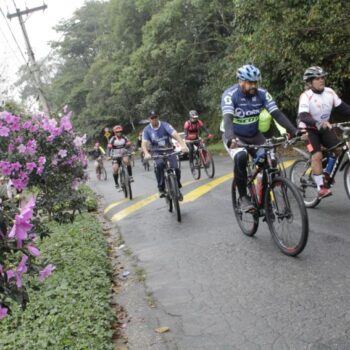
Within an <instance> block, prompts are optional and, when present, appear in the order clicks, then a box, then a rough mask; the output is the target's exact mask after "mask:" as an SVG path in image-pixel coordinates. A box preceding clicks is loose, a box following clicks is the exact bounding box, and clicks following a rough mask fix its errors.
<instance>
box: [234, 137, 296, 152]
mask: <svg viewBox="0 0 350 350" xmlns="http://www.w3.org/2000/svg"><path fill="white" fill-rule="evenodd" d="M300 140H301V137H300V136H297V137H294V138H292V139H290V140H287V139H286V138H285V137H272V138H270V139H267V140H266V142H265V143H263V144H261V145H249V144H244V143H241V142H238V144H237V146H239V147H243V148H249V149H258V148H266V149H272V148H275V147H277V146H281V145H285V146H289V145H293V144H294V143H295V142H297V141H300Z"/></svg>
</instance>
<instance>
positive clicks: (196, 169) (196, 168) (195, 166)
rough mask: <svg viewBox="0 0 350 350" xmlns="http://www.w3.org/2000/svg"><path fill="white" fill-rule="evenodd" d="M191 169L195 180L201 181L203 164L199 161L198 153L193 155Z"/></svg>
mask: <svg viewBox="0 0 350 350" xmlns="http://www.w3.org/2000/svg"><path fill="white" fill-rule="evenodd" d="M190 169H191V173H192V176H193V178H194V179H195V180H198V179H200V177H201V163H200V159H199V155H198V152H194V153H193V161H192V162H190Z"/></svg>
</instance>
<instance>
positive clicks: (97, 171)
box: [96, 167, 101, 180]
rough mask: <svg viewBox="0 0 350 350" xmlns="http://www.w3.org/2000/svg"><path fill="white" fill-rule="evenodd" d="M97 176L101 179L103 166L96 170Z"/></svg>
mask: <svg viewBox="0 0 350 350" xmlns="http://www.w3.org/2000/svg"><path fill="white" fill-rule="evenodd" d="M96 177H97V180H101V168H100V167H98V168H97V170H96Z"/></svg>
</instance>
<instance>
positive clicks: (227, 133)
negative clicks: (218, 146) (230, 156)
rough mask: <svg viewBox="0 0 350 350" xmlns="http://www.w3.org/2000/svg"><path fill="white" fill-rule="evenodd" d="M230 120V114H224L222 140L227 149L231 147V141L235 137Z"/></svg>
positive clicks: (231, 116)
mask: <svg viewBox="0 0 350 350" xmlns="http://www.w3.org/2000/svg"><path fill="white" fill-rule="evenodd" d="M232 118H233V115H232V114H224V128H225V134H224V140H225V143H226V145H227V147H231V142H232V139H234V138H235V137H236V136H235V134H234V132H233V125H232Z"/></svg>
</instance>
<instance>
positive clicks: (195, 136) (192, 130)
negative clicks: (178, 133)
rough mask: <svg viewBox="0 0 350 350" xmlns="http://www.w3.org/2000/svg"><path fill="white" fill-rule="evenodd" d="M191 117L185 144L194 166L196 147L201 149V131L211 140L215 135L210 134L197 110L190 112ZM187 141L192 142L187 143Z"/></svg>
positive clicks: (186, 125) (187, 123)
mask: <svg viewBox="0 0 350 350" xmlns="http://www.w3.org/2000/svg"><path fill="white" fill-rule="evenodd" d="M189 117H190V119H189V120H187V121H186V122H185V125H184V132H185V142H186V144H187V147H188V149H189V154H188V158H189V161H190V165H191V164H193V152H194V146H197V147H199V144H200V138H199V134H200V132H201V130H203V131H204V132H205V133H206V134H207V135H208V138H209V139H211V138H212V137H213V135H212V134H209V131H208V129H207V128H206V127H205V126H204V123H203V122H202V121H201V120H200V119H199V116H198V113H197V111H195V110H192V111H190V112H189ZM187 141H191V142H187Z"/></svg>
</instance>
